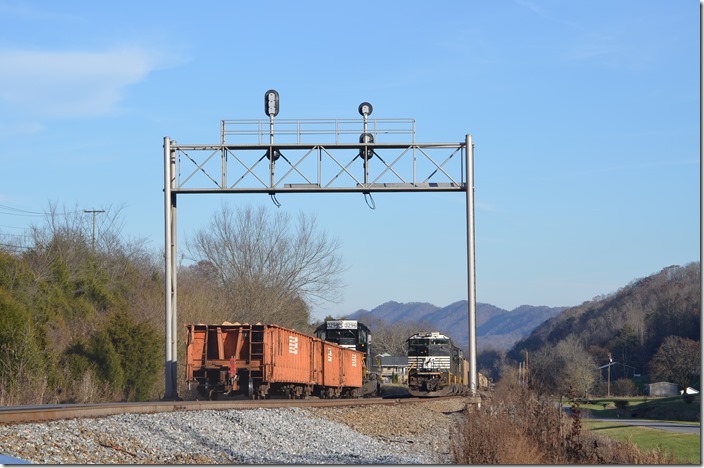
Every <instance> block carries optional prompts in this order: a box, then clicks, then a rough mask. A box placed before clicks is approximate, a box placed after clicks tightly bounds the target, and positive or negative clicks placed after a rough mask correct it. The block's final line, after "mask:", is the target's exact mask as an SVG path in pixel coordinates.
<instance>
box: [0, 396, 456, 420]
mask: <svg viewBox="0 0 704 468" xmlns="http://www.w3.org/2000/svg"><path fill="white" fill-rule="evenodd" d="M447 398H456V397H447ZM441 399H442V398H434V400H441ZM422 401H425V400H424V399H418V398H359V399H317V398H310V399H304V400H289V399H269V400H247V399H242V400H236V399H232V400H220V401H149V402H139V403H87V404H56V405H39V406H6V407H0V424H3V425H11V424H23V423H32V422H45V421H55V420H58V419H72V418H99V417H104V416H110V415H114V414H123V413H162V412H172V411H199V410H226V409H255V408H284V407H302V408H311V407H331V406H366V405H395V404H412V403H419V402H422Z"/></svg>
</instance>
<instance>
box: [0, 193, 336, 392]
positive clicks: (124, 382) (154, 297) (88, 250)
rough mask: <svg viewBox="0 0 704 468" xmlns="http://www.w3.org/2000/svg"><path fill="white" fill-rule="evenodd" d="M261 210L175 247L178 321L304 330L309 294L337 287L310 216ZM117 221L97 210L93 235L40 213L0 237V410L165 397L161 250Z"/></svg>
mask: <svg viewBox="0 0 704 468" xmlns="http://www.w3.org/2000/svg"><path fill="white" fill-rule="evenodd" d="M270 213H271V212H268V211H266V210H264V209H259V210H255V209H251V208H243V209H239V210H236V211H235V210H230V209H228V208H226V207H225V208H223V210H222V211H221V212H220V213H219V214H217V215H215V216H214V218H213V220H212V226H210V227H209V228H208V229H204V230H203V231H202V232H199V233H197V235H196V236H195V238H194V240H193V242H192V245H191V249H184V250H186V252H188V254H189V256H190V258H191V260H192V261H193V263H192V264H190V265H186V266H181V267H180V268H179V271H178V323H179V324H185V323H222V322H223V321H225V320H229V321H231V322H235V321H239V322H242V323H246V322H249V323H256V322H262V323H277V324H278V325H281V326H285V327H289V328H296V329H297V330H300V331H302V332H308V333H310V332H312V330H313V327H312V325H311V324H310V306H309V303H310V302H311V299H310V296H315V297H325V296H328V295H333V294H334V293H335V292H336V281H337V279H336V273H337V271H339V270H340V268H339V265H338V262H339V255H338V253H337V252H336V249H337V245H336V243H335V242H334V240H331V239H329V238H328V237H326V236H325V235H324V233H322V234H321V233H319V232H318V231H317V229H316V225H315V222H314V220H313V219H311V218H308V217H305V216H303V215H302V216H300V217H299V218H298V219H297V220H296V221H297V222H294V221H293V220H291V219H289V217H288V216H287V215H285V214H283V213H280V212H274V214H273V215H272V214H270ZM118 215H119V210H118V211H112V210H106V213H105V214H104V216H105V217H106V218H107V219H106V222H104V223H102V226H106V227H105V228H101V229H98V230H96V231H92V230H91V226H90V224H89V223H88V224H87V223H86V217H85V216H84V213H83V211H82V210H78V209H76V210H65V209H64V210H61V212H60V211H59V210H57V208H56V206H51V207H50V210H49V213H48V215H47V220H46V223H45V224H44V225H42V226H36V227H34V228H33V229H32V231H31V234H30V235H28V236H27V237H28V238H29V241H28V242H27V245H25V246H17V245H12V244H10V243H2V242H0V405H19V404H40V403H59V402H61V403H66V402H68V403H80V402H93V401H120V400H151V399H158V398H160V397H161V396H162V395H163V394H164V390H163V389H164V354H165V342H164V339H165V338H164V335H165V333H164V308H165V306H164V275H163V272H164V263H163V254H158V253H153V252H149V251H148V250H147V249H146V248H145V247H144V242H143V241H139V240H132V241H130V240H126V239H124V237H123V236H122V235H121V233H120V229H119V226H120V225H121V223H120V222H119V219H118ZM283 233H286V235H283ZM0 237H1V236H0ZM282 239H284V240H282ZM219 249H222V250H219ZM274 250H275V251H276V255H270V254H269V255H267V252H272V251H274ZM300 265H306V266H307V267H305V268H302V267H301V266H300ZM184 330H185V328H180V329H178V337H177V339H178V345H179V356H178V360H179V364H180V365H183V359H182V358H181V357H182V356H183V352H184V347H185V338H184ZM184 374H185V372H183V371H182V370H179V374H178V380H179V385H180V389H179V393H181V392H182V391H183V390H184V389H185V382H184V381H183V375H184Z"/></svg>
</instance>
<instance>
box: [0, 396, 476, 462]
mask: <svg viewBox="0 0 704 468" xmlns="http://www.w3.org/2000/svg"><path fill="white" fill-rule="evenodd" d="M464 405H465V400H464V399H462V398H457V399H456V400H453V401H447V400H445V401H435V400H427V401H422V402H418V403H413V404H394V405H371V406H356V407H326V408H306V409H304V408H287V409H283V408H273V409H250V410H204V411H176V412H172V413H156V414H122V415H116V416H108V417H104V418H96V419H71V420H61V421H53V422H49V423H33V424H17V425H9V426H0V453H2V454H5V455H9V456H12V457H16V458H20V459H23V460H27V461H29V462H32V463H38V464H87V463H97V464H179V463H194V464H211V463H220V464H395V465H407V464H438V463H443V464H444V463H452V460H451V459H450V450H449V447H450V437H451V434H452V433H453V431H454V430H455V429H454V428H455V426H456V423H457V421H458V420H459V418H460V414H461V411H462V410H463V408H464Z"/></svg>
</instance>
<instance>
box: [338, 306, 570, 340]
mask: <svg viewBox="0 0 704 468" xmlns="http://www.w3.org/2000/svg"><path fill="white" fill-rule="evenodd" d="M565 309H567V307H548V306H531V305H527V304H524V305H521V306H518V307H516V308H515V309H513V310H510V311H509V310H505V309H502V308H500V307H496V306H494V305H491V304H486V303H482V302H478V303H477V305H476V322H475V324H476V335H477V349H478V350H482V349H499V350H504V351H505V350H508V349H509V348H511V346H513V345H514V344H515V343H517V342H518V341H520V340H521V339H522V338H525V337H527V336H528V335H530V333H531V332H532V331H533V330H534V329H535V328H537V327H538V326H539V325H541V324H542V323H544V322H545V321H546V320H548V319H550V318H552V317H554V316H556V315H559V314H560V313H562V312H563V311H564V310H565ZM468 313H469V306H468V302H467V301H466V300H462V301H456V302H453V303H452V304H449V305H447V306H444V307H438V306H436V305H433V304H431V303H429V302H406V303H403V302H396V301H387V302H384V303H383V304H380V305H378V306H377V307H375V308H373V309H372V310H366V309H359V310H357V311H355V312H353V313H351V314H349V315H347V316H346V318H348V319H353V320H354V319H356V320H360V319H362V320H363V318H364V317H373V318H375V319H379V320H382V321H384V322H386V323H388V324H394V323H397V322H417V323H418V324H419V325H423V326H430V327H432V328H433V330H434V331H440V332H442V333H445V334H447V335H448V336H450V337H451V338H452V339H453V341H454V342H455V343H456V344H457V345H458V346H460V347H463V348H467V346H468V343H469V321H468ZM372 334H373V331H372Z"/></svg>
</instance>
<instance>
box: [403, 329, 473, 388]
mask: <svg viewBox="0 0 704 468" xmlns="http://www.w3.org/2000/svg"><path fill="white" fill-rule="evenodd" d="M406 346H407V349H408V352H407V354H408V391H409V393H410V394H411V395H413V396H417V397H440V396H447V395H466V394H468V393H469V363H468V362H467V361H466V360H465V359H464V353H463V352H462V350H461V349H460V348H458V347H457V346H455V345H454V344H453V343H452V340H451V339H450V338H449V337H447V336H445V335H443V334H441V333H438V332H420V333H416V334H415V335H413V336H411V337H410V338H408V340H406Z"/></svg>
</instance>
